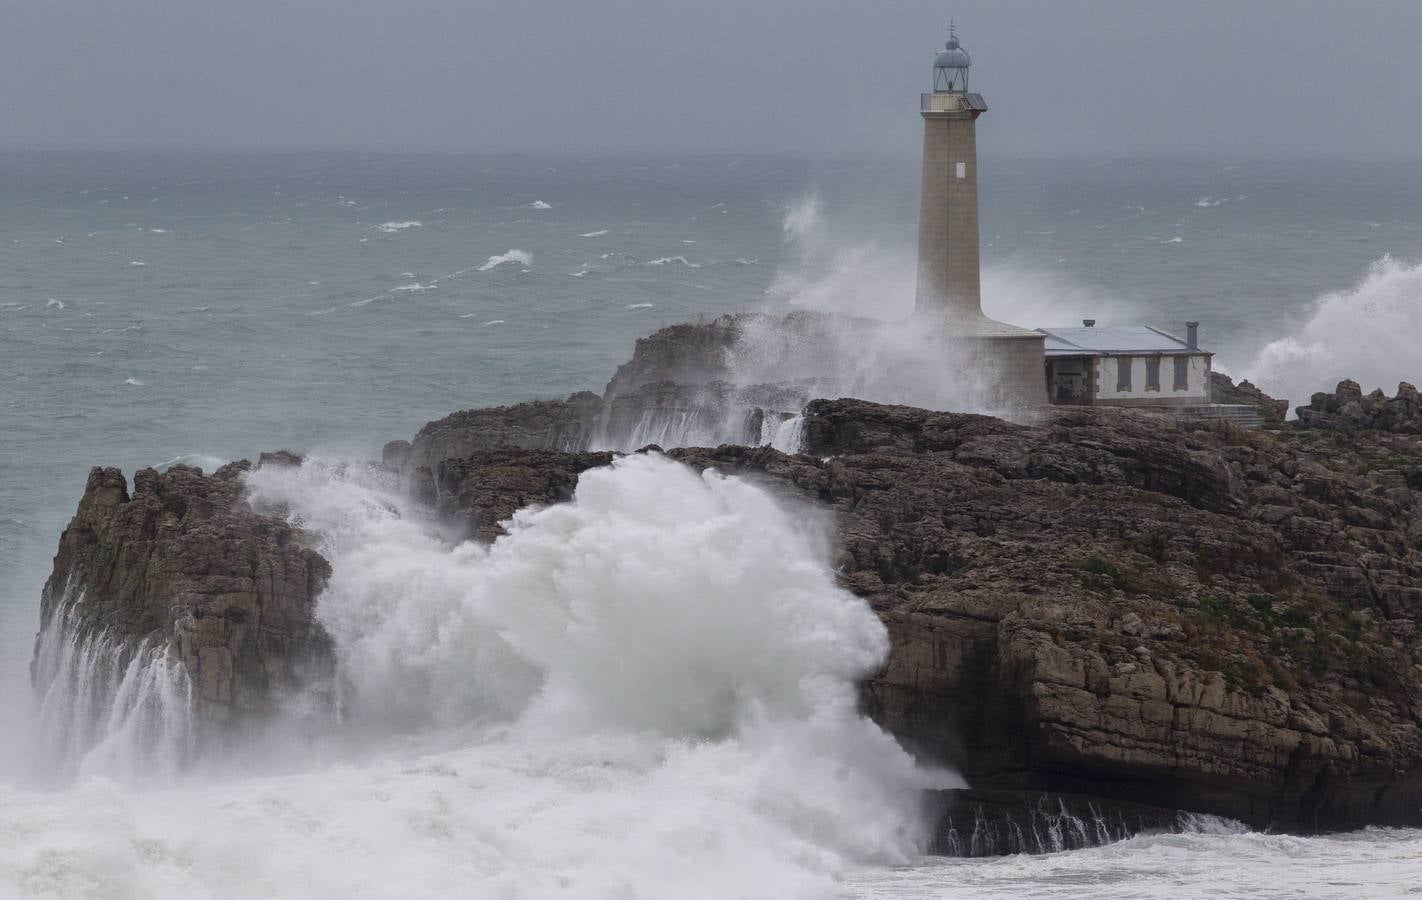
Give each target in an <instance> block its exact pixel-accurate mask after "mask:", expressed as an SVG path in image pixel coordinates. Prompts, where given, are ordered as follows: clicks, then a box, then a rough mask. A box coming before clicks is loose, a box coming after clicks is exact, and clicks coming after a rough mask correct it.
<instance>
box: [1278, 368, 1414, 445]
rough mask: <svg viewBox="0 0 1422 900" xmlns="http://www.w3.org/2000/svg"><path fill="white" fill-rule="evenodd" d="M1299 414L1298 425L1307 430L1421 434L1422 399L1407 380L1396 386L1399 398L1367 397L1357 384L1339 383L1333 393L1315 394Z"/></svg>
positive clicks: (1299, 410)
mask: <svg viewBox="0 0 1422 900" xmlns="http://www.w3.org/2000/svg"><path fill="white" fill-rule="evenodd" d="M1296 411H1297V413H1298V424H1299V425H1300V426H1302V427H1304V428H1316V429H1323V430H1329V431H1341V432H1344V433H1347V434H1356V433H1358V432H1361V431H1388V432H1392V433H1394V434H1422V396H1419V395H1418V393H1417V388H1415V387H1413V386H1412V385H1411V384H1408V383H1407V382H1405V381H1404V382H1402V383H1401V384H1399V385H1398V386H1397V396H1395V397H1391V398H1389V397H1388V396H1387V395H1386V394H1384V393H1383V392H1382V391H1381V390H1374V391H1373V392H1372V393H1370V394H1367V395H1364V394H1363V389H1362V388H1361V387H1359V386H1358V383H1357V382H1356V381H1340V382H1339V383H1338V387H1337V388H1335V389H1334V391H1333V393H1331V394H1327V393H1317V394H1314V395H1313V397H1312V398H1311V399H1310V401H1309V404H1308V406H1300V407H1299V408H1298V409H1297V410H1296Z"/></svg>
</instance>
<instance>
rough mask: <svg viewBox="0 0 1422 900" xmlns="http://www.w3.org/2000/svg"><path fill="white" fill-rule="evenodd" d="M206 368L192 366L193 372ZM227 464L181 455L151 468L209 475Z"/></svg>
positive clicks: (218, 459) (203, 455)
mask: <svg viewBox="0 0 1422 900" xmlns="http://www.w3.org/2000/svg"><path fill="white" fill-rule="evenodd" d="M206 368H207V366H193V369H194V370H201V369H206ZM226 464H227V460H225V459H223V458H222V457H220V456H212V455H210V454H207V453H181V454H179V455H177V456H175V457H173V458H172V459H170V460H168V461H167V462H161V463H158V465H156V466H154V467H153V468H155V469H157V470H158V471H160V472H166V471H168V470H169V469H171V468H172V467H173V466H195V467H197V468H199V469H202V470H203V471H204V472H206V473H207V474H209V475H211V474H212V473H213V472H216V471H217V470H218V469H220V468H222V467H223V466H225V465H226Z"/></svg>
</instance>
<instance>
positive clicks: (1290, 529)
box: [671, 401, 1422, 830]
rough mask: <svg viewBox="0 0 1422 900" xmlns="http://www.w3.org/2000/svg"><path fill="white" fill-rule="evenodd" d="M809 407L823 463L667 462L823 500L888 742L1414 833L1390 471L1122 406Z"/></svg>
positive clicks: (1408, 570) (1258, 810)
mask: <svg viewBox="0 0 1422 900" xmlns="http://www.w3.org/2000/svg"><path fill="white" fill-rule="evenodd" d="M806 419H807V422H806V435H807V444H808V446H807V452H808V453H810V454H812V455H816V456H818V455H832V456H831V458H830V459H829V460H828V461H825V462H817V461H815V460H814V459H810V458H807V457H794V458H790V457H784V456H782V455H780V454H775V453H774V452H773V451H767V450H758V451H746V450H745V449H744V448H734V447H723V448H719V449H717V450H677V451H672V454H671V455H673V456H674V457H676V458H679V459H682V460H684V461H686V462H688V463H690V464H692V465H696V466H715V467H717V468H720V469H722V470H725V471H730V472H742V473H745V474H748V475H751V476H753V477H755V478H758V479H760V480H762V481H765V482H768V483H771V484H776V483H779V484H783V485H786V486H789V487H792V488H793V489H794V492H795V493H796V494H798V495H800V496H801V497H803V498H806V499H812V500H813V501H815V502H816V503H818V504H823V505H828V506H829V507H830V508H831V509H833V510H835V511H836V513H837V514H838V520H839V525H840V537H839V551H838V556H837V558H836V559H835V565H836V567H837V569H838V570H839V571H840V572H841V573H842V575H841V577H842V579H843V581H844V583H845V585H846V586H847V587H849V588H850V589H851V590H853V591H855V592H856V593H858V594H860V595H861V596H863V597H865V598H866V599H867V600H868V601H869V602H870V603H871V605H872V606H873V607H874V609H875V610H876V611H878V612H879V614H880V616H881V617H882V618H883V619H884V621H885V623H886V624H887V625H888V627H889V630H890V634H891V637H892V641H893V650H892V652H891V656H890V659H889V661H888V664H887V665H886V666H885V668H884V670H883V671H882V672H880V673H879V675H878V676H877V677H876V678H874V679H872V680H871V681H870V682H869V684H868V685H867V686H866V703H867V707H868V708H869V709H870V710H871V711H872V712H873V714H874V715H875V716H876V717H877V718H878V719H879V720H880V721H881V722H883V723H884V724H885V725H886V726H888V727H889V728H890V729H891V730H892V731H893V732H894V733H895V734H896V735H898V736H899V737H900V739H901V740H902V741H903V742H904V743H905V744H906V745H907V746H909V747H911V748H912V749H914V750H916V751H917V752H919V753H920V754H922V755H924V756H926V757H929V758H932V759H935V760H941V761H946V762H949V763H951V764H952V765H954V766H955V767H957V768H959V769H960V771H963V772H964V773H965V775H966V776H967V777H968V779H969V781H970V783H973V784H975V785H980V786H987V787H996V788H1014V789H1037V790H1053V791H1076V792H1082V793H1088V794H1092V795H1095V796H1104V797H1110V798H1115V799H1120V800H1135V801H1141V802H1147V803H1152V804H1155V805H1158V806H1162V807H1175V808H1184V809H1193V810H1197V811H1201V812H1211V813H1217V814H1221V815H1227V816H1231V817H1234V818H1239V819H1242V820H1244V821H1247V822H1250V823H1252V824H1255V825H1260V826H1263V825H1272V826H1275V827H1280V828H1288V829H1298V830H1312V829H1318V828H1342V827H1352V826H1356V825H1361V824H1365V823H1410V824H1414V825H1415V824H1417V823H1418V822H1419V821H1422V703H1419V702H1418V700H1417V699H1416V697H1418V696H1419V695H1422V666H1419V661H1422V658H1419V655H1418V654H1417V651H1416V644H1415V641H1416V638H1415V637H1414V636H1415V635H1416V634H1417V623H1418V619H1419V618H1422V587H1419V583H1418V580H1417V579H1418V576H1419V575H1422V550H1419V545H1418V544H1417V542H1416V539H1415V537H1410V536H1409V535H1415V533H1416V529H1415V528H1414V527H1413V526H1412V525H1411V522H1412V521H1414V516H1415V515H1416V514H1415V513H1414V512H1413V511H1412V510H1413V508H1414V506H1415V504H1414V503H1413V501H1412V497H1411V495H1410V492H1408V491H1400V490H1399V489H1398V488H1397V487H1396V485H1397V484H1398V483H1399V482H1400V481H1402V480H1405V478H1403V477H1400V476H1399V474H1398V472H1396V471H1395V470H1378V471H1369V472H1367V473H1365V474H1359V472H1358V469H1357V467H1356V466H1355V464H1354V462H1353V460H1352V459H1350V458H1349V457H1347V456H1345V455H1323V454H1319V453H1317V452H1316V451H1315V450H1314V448H1313V446H1312V444H1311V443H1310V442H1309V441H1307V440H1301V439H1300V437H1301V436H1298V435H1294V434H1291V433H1287V432H1285V433H1283V434H1280V435H1274V434H1271V433H1268V432H1248V431H1244V430H1242V429H1217V428H1210V427H1199V428H1180V427H1177V426H1175V425H1174V424H1173V423H1171V422H1169V421H1168V420H1166V419H1163V418H1161V417H1154V416H1144V415H1138V414H1132V413H1129V412H1124V411H1117V410H1077V409H1073V410H1067V411H1061V412H1058V413H1054V414H1052V415H1050V416H1048V418H1047V420H1046V421H1045V422H1043V423H1042V424H1041V425H1037V426H1019V425H1010V424H1008V423H1005V422H1001V421H998V420H995V419H990V418H985V417H980V416H966V415H954V414H944V413H930V412H925V411H922V410H911V409H907V408H904V407H878V406H876V405H874V404H866V403H861V402H859V401H833V402H831V401H816V402H814V403H812V404H810V406H809V408H808V409H807V411H806ZM1375 452H1377V453H1386V454H1388V455H1389V456H1393V455H1396V454H1397V453H1398V452H1400V451H1399V448H1397V447H1395V446H1391V445H1389V446H1387V447H1381V448H1376V449H1375ZM1407 452H1408V453H1410V459H1412V460H1413V462H1412V463H1411V465H1418V464H1422V449H1419V448H1417V447H1412V448H1410V450H1408V451H1407ZM1265 509H1267V510H1271V511H1272V510H1279V509H1282V510H1286V513H1285V514H1284V515H1283V516H1278V515H1277V514H1272V513H1271V514H1270V515H1269V516H1260V515H1256V513H1257V512H1258V511H1260V510H1265ZM1374 513H1375V515H1374ZM1271 519H1273V520H1275V521H1273V522H1272V523H1271V521H1270V520H1271ZM1137 623H1138V624H1137ZM1123 624H1124V626H1125V627H1122V625H1123Z"/></svg>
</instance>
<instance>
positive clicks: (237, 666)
mask: <svg viewBox="0 0 1422 900" xmlns="http://www.w3.org/2000/svg"><path fill="white" fill-rule="evenodd" d="M274 462H276V463H278V464H294V463H293V460H292V459H278V460H274ZM248 468H250V464H249V463H246V462H241V463H233V464H231V465H227V466H224V467H223V468H221V469H219V470H218V471H217V472H215V473H214V474H213V475H212V476H211V477H205V476H204V475H203V474H202V472H201V470H198V469H194V468H189V467H186V466H174V467H172V468H171V469H169V470H168V471H166V472H163V473H159V472H157V471H155V470H153V469H142V470H140V471H139V472H137V473H135V475H134V478H133V491H132V493H131V494H130V492H129V489H128V483H127V481H126V479H125V478H124V476H123V474H122V473H121V472H120V471H119V470H118V469H112V468H107V469H106V468H95V469H94V470H93V471H91V472H90V473H89V480H88V484H87V485H86V486H85V489H84V496H83V498H82V499H81V500H80V501H79V508H78V511H77V512H76V513H75V515H74V518H73V520H72V521H71V522H70V523H69V527H68V528H66V529H65V530H64V534H63V536H62V537H61V538H60V541H59V551H58V553H57V554H56V556H55V559H54V571H53V574H52V575H51V576H50V578H49V581H48V582H47V583H46V585H45V590H44V597H43V602H42V610H41V615H42V618H43V621H45V622H50V621H51V620H52V618H53V617H54V616H55V615H56V613H58V612H59V611H60V607H61V606H63V605H65V604H72V609H71V611H70V616H71V618H70V621H71V629H72V631H73V635H72V637H73V638H74V639H81V638H83V637H86V636H89V635H93V634H95V633H97V632H99V631H106V632H107V633H108V635H109V636H110V637H111V638H112V639H114V640H116V641H118V642H119V643H120V644H121V645H122V646H124V647H126V648H127V652H133V651H134V650H135V649H136V648H137V647H138V646H139V645H140V644H141V643H143V642H144V641H147V642H148V646H149V647H168V648H170V650H171V653H172V654H173V655H175V657H176V658H177V659H178V660H180V661H181V663H182V665H183V666H184V668H185V669H186V670H187V673H188V675H189V677H190V678H191V682H192V684H193V687H194V694H195V702H196V710H195V712H196V713H197V714H198V716H199V718H200V719H201V720H202V721H205V722H226V721H235V720H238V719H241V718H243V717H246V716H263V715H266V714H268V713H270V712H272V711H273V710H274V709H275V706H276V704H277V703H278V702H279V701H280V699H281V698H282V697H284V696H287V695H289V693H290V692H292V691H294V690H296V689H297V688H298V687H299V686H300V685H302V684H303V683H305V682H306V681H307V680H308V679H309V678H311V677H312V676H314V675H315V674H317V673H320V672H323V671H325V670H326V668H327V667H328V666H329V663H330V654H331V648H330V642H329V639H328V638H327V637H326V635H325V633H324V632H323V631H322V630H321V629H320V627H319V626H318V625H316V624H315V622H314V621H313V618H312V612H313V609H314V605H315V600H316V596H317V594H318V593H319V592H320V590H321V587H322V585H323V584H324V583H325V580H326V578H327V577H328V575H329V573H330V568H329V566H328V565H327V563H326V561H325V559H323V558H322V557H321V556H320V555H319V554H318V553H316V552H315V551H313V550H309V549H306V548H304V547H303V546H301V540H300V535H299V534H297V533H296V532H294V531H293V529H292V528H291V527H290V526H289V525H287V524H286V523H285V522H284V521H282V520H280V519H277V518H274V517H271V516H263V515H258V514H256V513H254V512H253V511H252V510H251V509H250V508H249V507H248V506H247V505H246V503H244V502H243V501H242V499H241V480H240V476H241V474H242V473H243V472H244V471H246V470H247V469H248Z"/></svg>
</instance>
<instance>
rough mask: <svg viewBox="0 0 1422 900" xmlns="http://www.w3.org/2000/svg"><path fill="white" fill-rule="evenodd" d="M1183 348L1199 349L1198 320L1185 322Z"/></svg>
mask: <svg viewBox="0 0 1422 900" xmlns="http://www.w3.org/2000/svg"><path fill="white" fill-rule="evenodd" d="M1185 349H1186V350H1199V349H1200V323H1199V322H1186V323H1185Z"/></svg>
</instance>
